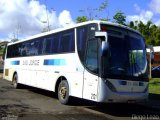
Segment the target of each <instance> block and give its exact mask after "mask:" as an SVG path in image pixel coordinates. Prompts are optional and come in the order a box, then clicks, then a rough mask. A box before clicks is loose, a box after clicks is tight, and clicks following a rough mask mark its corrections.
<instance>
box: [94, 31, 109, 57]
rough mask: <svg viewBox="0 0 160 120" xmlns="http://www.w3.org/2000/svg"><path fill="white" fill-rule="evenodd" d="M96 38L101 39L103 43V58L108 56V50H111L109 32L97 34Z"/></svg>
mask: <svg viewBox="0 0 160 120" xmlns="http://www.w3.org/2000/svg"><path fill="white" fill-rule="evenodd" d="M95 37H96V38H99V39H100V40H101V41H102V44H101V54H102V56H105V55H107V53H108V48H109V45H108V35H107V32H101V31H98V32H95Z"/></svg>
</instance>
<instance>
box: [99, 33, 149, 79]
mask: <svg viewBox="0 0 160 120" xmlns="http://www.w3.org/2000/svg"><path fill="white" fill-rule="evenodd" d="M135 36H136V37H134V33H132V35H131V36H130V35H129V34H126V35H124V36H123V37H117V36H113V35H111V34H110V33H109V32H108V43H109V49H108V54H107V56H104V57H103V59H102V63H103V75H104V76H106V77H108V78H115V79H117V78H122V79H129V80H131V79H133V78H134V79H137V78H138V79H139V78H140V77H141V79H142V80H146V79H147V78H148V74H147V72H148V71H147V59H146V50H145V44H144V39H143V37H141V36H140V35H137V34H136V33H135ZM137 36H138V37H137ZM138 79H137V80H138Z"/></svg>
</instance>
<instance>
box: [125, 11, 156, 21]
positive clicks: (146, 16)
mask: <svg viewBox="0 0 160 120" xmlns="http://www.w3.org/2000/svg"><path fill="white" fill-rule="evenodd" d="M153 15H154V14H153V12H152V11H149V10H147V11H145V10H141V12H140V13H139V15H128V16H127V20H128V21H142V22H144V23H147V21H149V20H152V18H153Z"/></svg>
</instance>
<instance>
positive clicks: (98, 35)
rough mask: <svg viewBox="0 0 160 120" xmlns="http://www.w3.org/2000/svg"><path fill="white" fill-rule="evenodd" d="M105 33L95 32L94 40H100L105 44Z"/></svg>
mask: <svg viewBox="0 0 160 120" xmlns="http://www.w3.org/2000/svg"><path fill="white" fill-rule="evenodd" d="M107 36H108V35H107V32H101V31H97V32H95V37H96V38H100V39H101V40H102V41H106V42H107V39H108V38H107Z"/></svg>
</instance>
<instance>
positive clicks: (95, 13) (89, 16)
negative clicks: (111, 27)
mask: <svg viewBox="0 0 160 120" xmlns="http://www.w3.org/2000/svg"><path fill="white" fill-rule="evenodd" d="M107 4H108V0H105V1H104V2H102V3H101V5H100V6H99V7H98V8H92V7H88V8H87V9H86V10H80V12H81V13H83V14H85V15H86V16H78V17H77V18H76V21H77V23H80V22H85V21H88V20H94V19H99V20H103V21H104V20H105V21H108V20H109V19H108V18H107V17H106V18H104V17H101V14H102V12H104V11H105V10H106V8H107Z"/></svg>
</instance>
